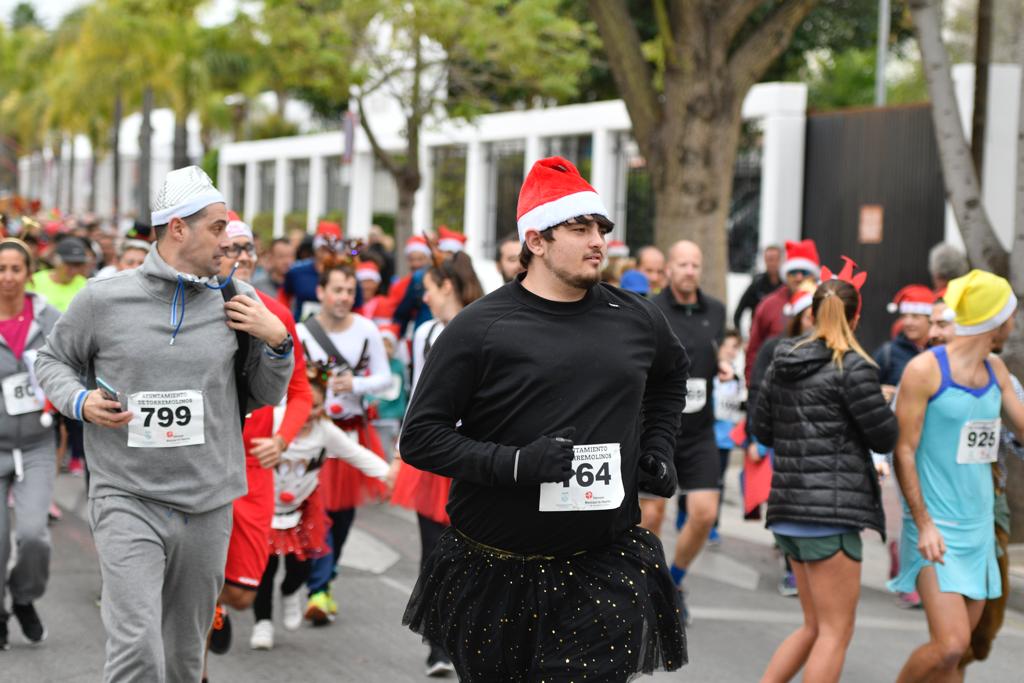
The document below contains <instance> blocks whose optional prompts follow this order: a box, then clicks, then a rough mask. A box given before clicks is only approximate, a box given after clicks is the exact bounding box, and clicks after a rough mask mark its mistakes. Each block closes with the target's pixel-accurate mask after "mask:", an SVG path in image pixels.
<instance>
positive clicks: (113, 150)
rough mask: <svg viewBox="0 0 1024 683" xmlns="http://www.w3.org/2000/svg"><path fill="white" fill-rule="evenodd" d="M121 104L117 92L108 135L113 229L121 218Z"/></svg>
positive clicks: (119, 95)
mask: <svg viewBox="0 0 1024 683" xmlns="http://www.w3.org/2000/svg"><path fill="white" fill-rule="evenodd" d="M123 106H124V105H123V103H122V101H121V94H120V93H118V94H117V96H116V97H115V99H114V122H113V123H114V125H113V130H112V131H111V136H110V137H111V139H110V154H111V161H112V162H113V163H112V164H111V165H110V168H111V173H112V174H113V183H114V188H113V191H112V192H111V193H110V195H111V200H112V201H111V206H110V217H111V221H112V222H113V223H114V228H115V229H116V228H118V227H119V225H118V223H119V222H120V219H121V115H122V109H123Z"/></svg>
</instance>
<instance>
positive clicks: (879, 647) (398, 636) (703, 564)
mask: <svg viewBox="0 0 1024 683" xmlns="http://www.w3.org/2000/svg"><path fill="white" fill-rule="evenodd" d="M82 498H83V496H82V481H81V479H74V478H71V477H68V476H66V475H62V476H61V478H60V480H59V482H58V500H59V501H60V503H61V505H62V507H64V508H65V509H68V510H70V511H71V512H70V514H67V515H66V516H65V519H64V520H63V521H61V522H59V523H58V524H56V525H54V526H53V527H52V530H53V535H54V544H55V549H54V558H53V572H52V578H51V584H50V590H49V592H48V593H47V595H46V596H45V597H44V598H43V600H42V601H40V603H39V609H40V613H41V615H42V617H43V619H44V621H45V623H46V624H47V627H48V628H49V632H50V636H49V639H48V640H47V641H46V642H45V643H44V644H43V645H42V646H40V647H37V648H34V647H30V646H28V645H26V644H25V642H24V640H23V639H22V637H21V634H20V632H18V629H17V625H16V623H15V622H13V621H12V622H11V627H12V638H11V641H12V649H11V650H10V651H9V652H3V653H0V681H26V682H28V681H31V682H33V683H35V682H39V683H44V682H50V681H53V682H56V681H97V680H100V677H101V671H102V664H103V627H102V624H101V622H100V617H99V610H98V609H97V607H96V606H95V602H94V601H95V599H96V595H97V593H98V588H99V577H98V571H97V565H96V556H95V552H94V551H93V548H92V543H91V540H90V536H89V531H88V528H87V526H86V524H85V523H84V522H83V521H82V519H81V518H80V517H79V516H78V515H76V512H75V511H78V513H79V514H80V513H81V511H82V510H83V500H82ZM723 515H724V517H723V524H724V532H725V540H724V542H723V544H722V545H721V547H720V548H718V549H716V550H710V551H708V552H706V553H705V554H704V555H703V556H702V558H701V560H700V561H699V564H698V565H697V566H696V567H694V569H693V570H692V571H691V574H690V576H688V577H687V584H688V586H689V590H690V595H691V600H690V601H691V604H692V607H693V613H694V616H695V619H696V623H695V624H694V626H693V627H692V628H691V630H690V632H689V642H690V660H691V661H690V664H689V665H688V666H687V667H685V668H684V669H683V670H682V672H678V673H675V674H664V673H662V674H657V675H656V676H655V677H654V680H655V681H669V680H690V681H701V682H703V683H714V682H718V681H721V682H723V683H724V682H729V683H732V682H742V683H746V682H748V681H756V680H757V679H758V677H759V675H760V673H761V671H762V668H763V666H764V664H765V662H767V660H768V658H769V657H770V656H771V653H772V652H773V650H774V648H775V647H776V646H777V645H778V643H779V642H781V640H782V638H783V637H784V635H785V634H786V633H788V632H789V630H791V629H792V628H793V627H794V626H795V625H796V624H798V623H799V621H800V610H799V605H798V603H797V601H796V600H794V599H786V598H781V597H779V596H778V594H777V593H776V592H775V583H776V582H777V580H778V577H779V566H778V560H777V559H776V558H775V556H774V554H773V551H772V550H771V548H770V547H769V546H768V545H767V543H766V532H764V530H763V529H760V528H759V526H758V525H756V524H751V523H743V522H740V521H732V520H738V519H739V513H738V510H737V509H736V507H735V505H734V504H732V503H731V502H728V504H727V505H726V507H725V509H724V512H723ZM418 544H419V540H418V535H417V531H416V526H415V522H414V519H413V517H412V516H411V515H409V514H406V513H405V512H404V511H402V510H396V509H394V508H390V507H388V506H375V507H370V508H365V509H363V510H361V511H360V512H359V515H358V516H357V519H356V528H355V530H354V532H353V536H352V537H351V539H350V542H349V546H348V547H347V548H346V556H345V557H344V558H343V563H344V565H345V566H344V567H343V569H342V576H341V578H340V579H339V583H338V588H337V591H338V598H339V603H340V605H341V614H340V615H339V619H338V622H337V623H336V624H335V625H333V626H331V627H327V628H321V629H314V628H307V627H304V628H302V629H301V630H299V631H297V632H294V633H292V632H286V631H284V630H283V628H281V627H278V629H277V634H276V636H277V644H276V647H275V648H274V650H273V651H272V652H253V651H250V650H249V649H248V639H249V633H250V629H251V627H252V618H251V616H250V615H249V614H234V615H233V622H234V629H235V647H234V648H233V650H232V651H231V652H230V653H228V654H227V655H225V656H223V657H212V658H211V663H210V680H211V681H214V682H217V683H220V682H221V681H231V682H235V681H239V682H241V681H246V682H249V681H257V682H263V681H266V682H274V683H280V682H284V681H300V682H302V683H316V682H318V681H325V682H326V681H331V682H332V683H334V682H337V681H351V682H357V681H358V682H379V683H406V682H409V683H412V682H419V681H424V680H427V679H425V678H424V677H423V676H422V666H423V662H424V658H425V655H426V651H425V649H424V647H423V646H422V645H421V643H420V642H419V638H418V637H417V636H415V635H414V634H412V633H410V632H409V631H407V630H406V629H404V628H402V627H401V626H400V620H401V615H402V611H403V608H404V606H405V600H406V597H407V595H408V592H409V589H410V588H411V586H412V585H413V583H414V582H415V578H416V568H417V562H418V552H419V548H418ZM865 549H866V552H867V555H868V557H867V559H866V561H865V575H866V576H865V583H866V584H867V586H866V587H865V590H864V592H863V596H862V599H861V603H860V611H859V615H858V627H857V632H856V635H855V636H854V640H853V644H852V646H851V648H850V653H849V657H848V658H847V663H846V669H845V672H844V676H843V680H844V681H853V682H861V681H863V682H865V683H874V682H876V681H891V680H893V679H894V678H895V676H896V673H897V671H898V670H899V667H900V665H901V664H902V662H903V660H904V659H905V658H906V656H907V654H908V653H909V652H910V651H911V650H912V649H913V648H914V647H915V646H916V645H917V644H919V643H920V642H922V641H923V639H924V637H925V627H924V619H923V615H922V614H921V613H920V612H919V611H913V612H907V611H903V610H900V609H897V608H896V607H895V606H894V603H893V599H892V598H891V596H889V595H888V594H886V593H884V592H882V591H880V590H877V589H876V588H872V587H871V585H872V584H873V585H876V586H877V585H879V584H880V583H881V580H882V578H884V577H879V576H877V574H878V571H879V569H878V568H879V566H880V565H879V561H878V558H880V557H882V556H883V555H884V553H883V550H882V548H881V544H880V543H879V542H878V541H876V540H873V539H872V540H866V542H865ZM1022 650H1024V616H1022V615H1020V614H1018V613H1011V614H1010V615H1009V618H1008V625H1007V628H1005V629H1004V631H1003V633H1002V634H1001V636H1000V638H999V640H998V641H997V643H996V646H995V651H994V653H993V655H992V657H991V659H990V660H989V661H988V662H985V663H983V664H980V665H976V666H974V667H972V669H971V671H970V675H969V677H968V679H969V680H970V681H993V682H995V681H999V682H1003V681H1020V680H1021V663H1022V661H1024V659H1022V657H1021V654H1020V653H1021V651H1022ZM641 680H650V679H641Z"/></svg>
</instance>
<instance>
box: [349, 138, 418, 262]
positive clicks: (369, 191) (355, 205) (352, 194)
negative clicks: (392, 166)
mask: <svg viewBox="0 0 1024 683" xmlns="http://www.w3.org/2000/svg"><path fill="white" fill-rule="evenodd" d="M351 169H352V175H351V179H352V181H351V184H350V185H349V190H348V216H346V219H347V221H348V225H347V226H346V228H345V234H346V235H347V236H349V237H366V236H367V235H369V234H370V226H371V225H373V175H374V163H373V152H356V153H355V154H353V155H352V164H351ZM400 246H404V245H400Z"/></svg>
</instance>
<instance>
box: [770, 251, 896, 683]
mask: <svg viewBox="0 0 1024 683" xmlns="http://www.w3.org/2000/svg"><path fill="white" fill-rule="evenodd" d="M850 270H852V269H850ZM844 276H845V278H846V279H849V274H848V273H845V272H844ZM862 282H863V277H861V278H860V282H859V283H858V284H862ZM811 307H812V310H813V313H814V319H815V327H814V329H813V330H812V331H811V332H810V334H808V335H805V336H803V337H800V338H797V339H787V340H784V341H782V342H780V343H779V345H778V348H777V350H776V352H775V357H774V360H773V362H772V365H771V367H770V368H769V369H768V373H767V374H766V376H765V379H764V383H763V385H762V388H761V392H760V395H759V396H758V405H757V411H756V417H755V422H754V434H755V435H756V436H757V438H758V440H760V441H761V443H763V444H765V445H766V446H770V447H773V448H774V449H775V456H774V461H773V465H774V470H775V472H774V474H773V476H772V489H771V494H770V496H769V498H768V513H767V518H768V528H770V529H771V530H772V532H773V533H774V534H775V538H776V541H777V543H778V545H779V547H780V548H782V551H783V552H784V553H785V554H786V556H787V557H788V558H789V560H790V562H791V563H792V565H793V571H794V573H795V574H796V582H797V588H798V589H799V593H800V604H801V607H802V608H803V612H804V625H803V626H802V627H801V628H799V629H797V630H796V631H795V632H793V633H792V634H791V635H790V636H789V637H788V638H787V639H786V640H785V641H784V642H783V643H782V645H780V646H779V649H778V650H776V652H775V655H774V656H773V657H772V659H771V662H769V664H768V668H767V669H766V671H765V674H764V677H763V679H762V680H763V681H788V680H790V679H791V678H793V677H794V676H796V674H797V673H798V672H799V671H800V669H801V668H803V669H804V680H805V681H838V680H839V678H840V675H841V673H842V670H843V661H844V659H845V657H846V648H847V646H848V645H849V642H850V639H851V638H852V636H853V625H854V615H855V612H856V608H857V601H858V599H859V598H860V561H861V541H860V532H861V530H863V529H874V530H875V531H877V532H878V533H880V534H882V535H883V536H884V534H885V520H884V516H883V513H882V502H881V493H880V489H879V485H878V478H877V475H876V473H875V469H874V465H873V464H872V461H871V454H870V451H871V450H875V451H878V452H880V453H884V452H887V451H889V450H890V449H891V448H892V447H893V446H894V445H895V443H896V432H897V428H896V418H895V417H894V416H893V414H892V411H891V410H890V409H889V406H888V405H887V404H886V402H885V398H884V397H883V396H882V390H881V386H880V385H879V383H878V368H877V366H876V365H875V364H874V361H872V360H871V357H870V356H868V355H867V354H866V353H865V352H864V350H863V349H862V348H861V347H860V345H859V344H858V343H857V340H856V338H855V337H854V335H853V330H854V329H856V327H857V322H858V320H859V315H860V293H859V292H858V289H857V288H855V287H854V286H853V285H852V284H850V283H849V282H848V281H844V280H838V279H832V280H826V281H825V282H824V283H823V284H822V285H821V286H819V287H818V289H817V291H816V292H815V294H814V299H813V303H812V304H811ZM840 551H842V552H840Z"/></svg>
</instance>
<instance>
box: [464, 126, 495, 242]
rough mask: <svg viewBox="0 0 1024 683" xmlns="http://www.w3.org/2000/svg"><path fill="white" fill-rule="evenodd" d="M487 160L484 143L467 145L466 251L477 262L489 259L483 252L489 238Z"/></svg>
mask: <svg viewBox="0 0 1024 683" xmlns="http://www.w3.org/2000/svg"><path fill="white" fill-rule="evenodd" d="M487 178H488V173H487V160H486V159H485V158H484V143H482V142H480V141H479V140H473V141H472V142H470V143H469V144H468V145H466V204H465V208H464V210H463V212H462V213H463V221H464V222H465V235H466V237H467V238H468V239H467V242H466V251H468V252H469V255H470V256H471V257H472V258H473V260H474V261H476V262H482V261H483V260H484V259H486V258H489V257H490V254H485V253H484V251H483V247H484V242H485V241H486V238H487V224H486V214H487Z"/></svg>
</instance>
